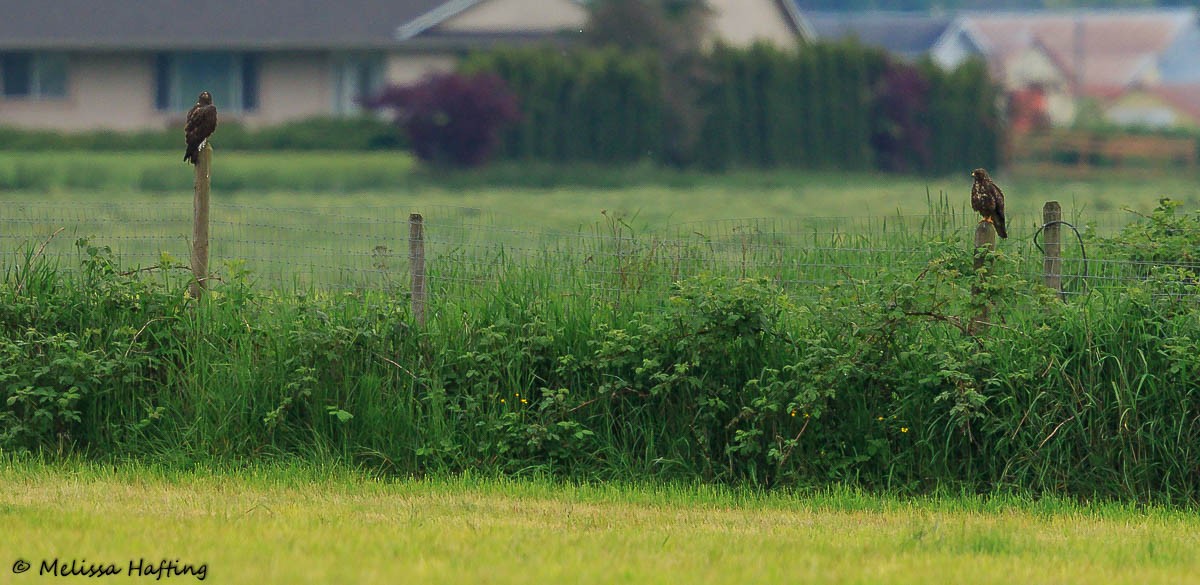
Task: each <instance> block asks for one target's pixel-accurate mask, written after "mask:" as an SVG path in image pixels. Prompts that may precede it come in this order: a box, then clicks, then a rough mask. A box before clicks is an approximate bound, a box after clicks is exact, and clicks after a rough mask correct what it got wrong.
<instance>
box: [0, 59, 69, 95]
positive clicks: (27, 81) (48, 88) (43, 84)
mask: <svg viewBox="0 0 1200 585" xmlns="http://www.w3.org/2000/svg"><path fill="white" fill-rule="evenodd" d="M0 95H3V96H4V97H6V98H27V99H45V98H64V97H67V56H66V55H64V54H62V53H0Z"/></svg>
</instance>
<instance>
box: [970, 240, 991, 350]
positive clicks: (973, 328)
mask: <svg viewBox="0 0 1200 585" xmlns="http://www.w3.org/2000/svg"><path fill="white" fill-rule="evenodd" d="M995 249H996V226H995V225H993V224H992V222H989V221H981V222H979V225H977V226H975V247H974V250H973V251H974V253H975V271H976V273H978V272H979V269H980V268H983V267H984V264H985V263H987V262H988V254H990V253H991V252H992V251H993V250H995ZM984 278H986V273H985V274H980V275H979V279H980V283H977V284H976V285H974V286H972V287H971V295H972V296H973V297H977V296H978V295H979V294H980V293H981V292H983V291H982V290H981V288H980V286H979V285H980V284H982V280H983V279H984ZM987 322H988V306H987V303H982V304H981V307H980V309H979V315H977V316H975V317H973V318H972V319H971V324H970V326H968V327H967V331H968V332H969V333H971V334H972V335H973V334H975V333H977V332H979V330H980V329H982V328H983V327H984V325H986V324H987Z"/></svg>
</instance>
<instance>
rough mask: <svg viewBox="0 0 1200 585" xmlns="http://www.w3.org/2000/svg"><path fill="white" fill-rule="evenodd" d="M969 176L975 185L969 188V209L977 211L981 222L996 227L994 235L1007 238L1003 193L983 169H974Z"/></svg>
mask: <svg viewBox="0 0 1200 585" xmlns="http://www.w3.org/2000/svg"><path fill="white" fill-rule="evenodd" d="M971 176H972V177H975V184H974V185H972V186H971V209H974V210H975V211H978V212H979V215H982V216H983V221H986V222H988V223H991V224H992V225H994V226H996V235H998V236H1000V237H1001V238H1007V237H1008V230H1006V229H1005V228H1004V192H1003V191H1001V190H1000V187H997V186H996V184H995V183H993V182H992V178H991V177H989V176H988V172H987V171H985V170H983V169H975V170H974V171H972V172H971Z"/></svg>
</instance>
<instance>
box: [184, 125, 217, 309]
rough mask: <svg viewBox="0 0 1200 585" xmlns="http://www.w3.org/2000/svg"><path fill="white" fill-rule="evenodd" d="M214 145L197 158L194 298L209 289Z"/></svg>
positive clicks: (194, 203) (202, 149)
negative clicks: (210, 203) (210, 202)
mask: <svg viewBox="0 0 1200 585" xmlns="http://www.w3.org/2000/svg"><path fill="white" fill-rule="evenodd" d="M211 171H212V145H210V144H209V143H208V142H207V141H206V142H205V143H204V147H203V148H201V149H200V153H199V155H198V156H197V157H196V184H195V187H196V195H195V197H194V198H193V199H192V276H193V280H192V284H191V286H190V287H189V290H190V292H191V295H192V298H195V299H198V298H200V295H201V294H203V292H204V289H205V288H207V287H208V198H209V197H208V196H209V190H210V188H211V178H212V177H211V174H212V173H211Z"/></svg>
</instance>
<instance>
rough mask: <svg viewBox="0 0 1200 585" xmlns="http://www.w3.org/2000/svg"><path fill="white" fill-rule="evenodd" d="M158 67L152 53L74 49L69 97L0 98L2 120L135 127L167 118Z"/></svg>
mask: <svg viewBox="0 0 1200 585" xmlns="http://www.w3.org/2000/svg"><path fill="white" fill-rule="evenodd" d="M153 72H154V59H153V57H152V55H150V54H148V53H147V54H141V55H139V54H129V53H119V54H118V53H84V54H79V53H75V54H71V55H69V56H68V63H67V96H66V97H65V98H62V99H36V100H25V99H5V98H0V124H4V125H11V126H17V127H23V128H46V129H53V130H85V129H96V128H110V129H113V130H134V129H140V128H146V127H153V126H156V125H160V124H165V123H166V119H165V117H161V116H158V115H157V112H156V110H155V107H154V77H153Z"/></svg>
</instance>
